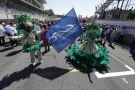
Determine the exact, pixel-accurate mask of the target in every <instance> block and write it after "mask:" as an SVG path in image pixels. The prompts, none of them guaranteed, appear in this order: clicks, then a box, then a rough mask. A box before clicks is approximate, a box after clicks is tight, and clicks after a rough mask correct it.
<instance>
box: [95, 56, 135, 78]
mask: <svg viewBox="0 0 135 90" xmlns="http://www.w3.org/2000/svg"><path fill="white" fill-rule="evenodd" d="M110 56H112V57H113V58H115V59H116V60H117V61H119V62H121V63H122V64H124V66H125V67H126V68H128V69H129V71H122V72H112V73H104V74H101V73H99V72H98V71H97V70H96V69H95V68H92V71H93V72H94V73H95V75H96V76H97V77H98V78H106V77H116V76H124V75H133V74H135V72H134V70H133V69H132V68H131V67H129V66H128V65H126V64H125V63H124V62H122V61H121V60H119V59H118V58H116V57H115V56H113V55H112V54H110Z"/></svg>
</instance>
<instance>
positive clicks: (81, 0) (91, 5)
mask: <svg viewBox="0 0 135 90" xmlns="http://www.w3.org/2000/svg"><path fill="white" fill-rule="evenodd" d="M46 1H47V4H45V5H44V9H52V10H53V11H54V13H55V14H59V15H63V14H64V15H65V14H67V13H68V12H69V11H70V10H71V9H72V7H74V9H75V11H76V14H77V15H82V16H83V17H86V16H88V17H90V16H92V15H94V12H95V6H97V5H99V4H101V2H102V1H103V0H46Z"/></svg>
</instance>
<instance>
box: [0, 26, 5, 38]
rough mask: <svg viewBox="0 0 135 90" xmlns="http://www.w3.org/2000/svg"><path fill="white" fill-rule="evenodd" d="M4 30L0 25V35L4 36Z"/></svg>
mask: <svg viewBox="0 0 135 90" xmlns="http://www.w3.org/2000/svg"><path fill="white" fill-rule="evenodd" d="M4 32H5V30H4V29H3V28H2V27H0V37H2V36H4Z"/></svg>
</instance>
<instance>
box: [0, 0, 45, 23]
mask: <svg viewBox="0 0 135 90" xmlns="http://www.w3.org/2000/svg"><path fill="white" fill-rule="evenodd" d="M46 3H47V2H46V0H0V21H4V22H10V21H12V22H15V21H16V19H17V17H18V16H19V15H22V14H27V15H30V16H31V17H33V18H34V19H35V20H36V21H38V20H46V18H47V15H45V14H44V7H43V5H44V4H46Z"/></svg>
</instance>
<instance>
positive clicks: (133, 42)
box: [130, 39, 135, 58]
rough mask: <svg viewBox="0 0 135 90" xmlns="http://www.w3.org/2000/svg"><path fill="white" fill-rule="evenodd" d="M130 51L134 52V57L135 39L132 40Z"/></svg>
mask: <svg viewBox="0 0 135 90" xmlns="http://www.w3.org/2000/svg"><path fill="white" fill-rule="evenodd" d="M130 53H131V54H132V56H133V58H135V39H134V40H133V41H132V44H131V47H130Z"/></svg>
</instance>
